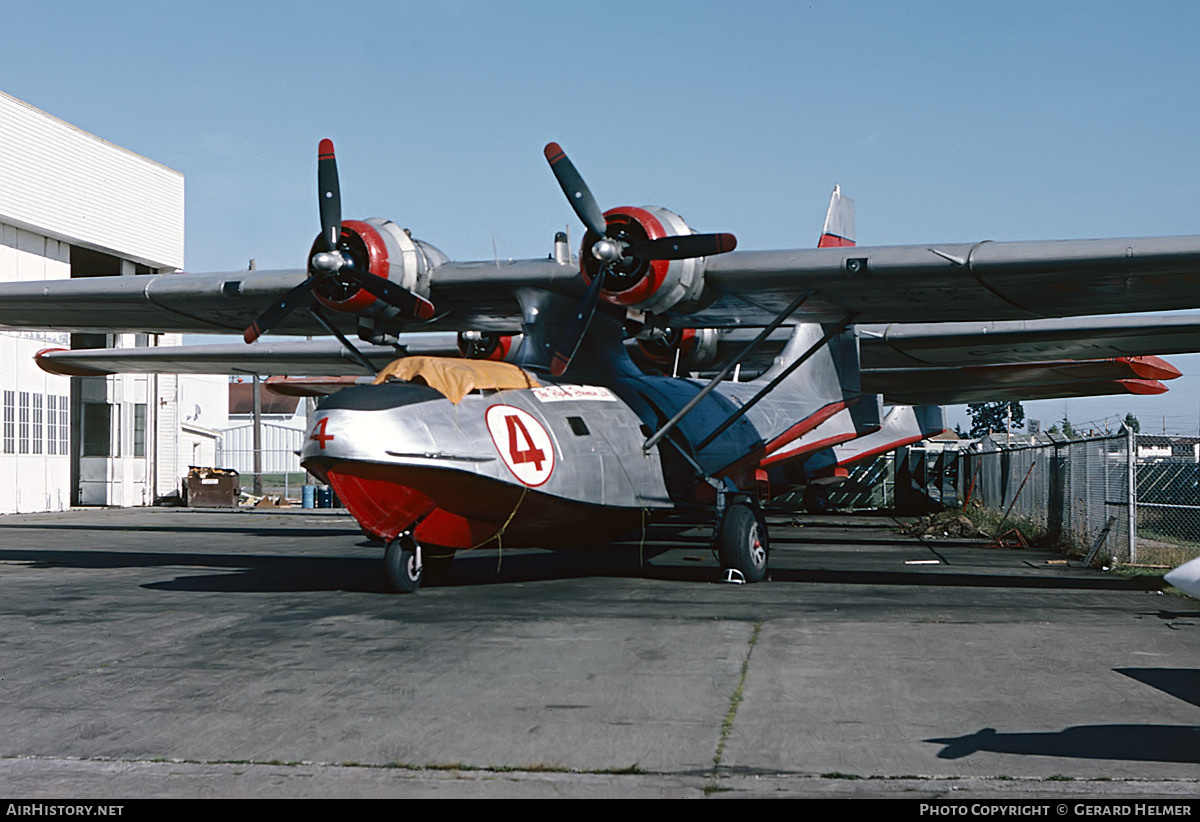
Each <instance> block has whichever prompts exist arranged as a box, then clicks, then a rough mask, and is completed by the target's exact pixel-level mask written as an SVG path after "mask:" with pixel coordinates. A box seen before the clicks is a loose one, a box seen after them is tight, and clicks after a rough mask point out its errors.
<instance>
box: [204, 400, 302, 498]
mask: <svg viewBox="0 0 1200 822" xmlns="http://www.w3.org/2000/svg"><path fill="white" fill-rule="evenodd" d="M259 387H260V389H261V401H260V402H261V406H262V411H261V416H262V434H261V448H262V471H263V473H264V474H281V473H285V472H287V473H298V472H301V471H303V470H304V469H303V468H301V467H300V457H299V454H298V452H299V451H300V447H301V446H302V445H303V444H304V433H305V430H306V429H307V424H306V423H307V407H306V403H305V402H303V401H302V400H301V399H300V398H299V397H289V396H288V395H286V394H280V393H279V392H277V391H274V390H272V389H270V388H268V387H267V386H266V385H265V384H262V383H260V384H259ZM228 391H229V422H228V425H227V427H226V428H225V430H224V431H223V432H222V436H221V446H220V452H219V455H218V462H219V463H220V465H219V466H218V467H220V468H233V469H234V470H236V471H237V472H238V473H239V474H243V475H250V474H253V472H254V383H253V382H252V381H249V380H247V381H244V382H236V381H235V382H231V383H229V388H228ZM243 484H247V483H243Z"/></svg>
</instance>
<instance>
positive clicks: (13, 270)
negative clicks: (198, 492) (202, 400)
mask: <svg viewBox="0 0 1200 822" xmlns="http://www.w3.org/2000/svg"><path fill="white" fill-rule="evenodd" d="M0 182H2V184H0V282H11V281H15V280H20V281H30V280H54V279H64V278H68V277H99V276H114V277H137V276H142V275H147V274H154V273H161V272H170V271H174V270H178V269H179V268H182V266H183V248H184V222H183V218H184V197H183V194H184V181H183V175H182V174H181V173H180V172H178V171H175V170H173V169H170V168H167V167H165V166H163V165H160V164H159V163H156V162H154V161H152V160H148V159H146V158H145V157H141V156H139V155H137V154H134V153H133V152H131V151H128V150H126V149H124V148H121V147H120V146H116V145H114V144H112V143H110V142H108V141H106V140H103V139H101V138H99V137H96V136H95V135H92V134H89V133H87V132H85V131H83V130H81V129H78V128H76V127H74V126H72V125H70V124H69V123H66V122H63V121H62V120H60V119H58V118H57V117H54V116H52V115H50V114H47V113H46V112H44V111H41V110H39V109H37V108H35V107H33V106H31V105H29V104H28V103H25V102H22V101H21V100H18V99H16V98H14V97H12V96H10V95H8V94H5V93H3V92H0ZM178 342H179V337H178V335H147V334H120V335H104V334H67V333H56V332H40V331H3V332H0V363H3V367H0V413H2V425H0V513H13V512H33V511H58V510H63V509H65V508H67V507H69V506H70V505H120V506H128V505H146V504H150V503H152V502H153V501H154V500H155V499H156V498H159V497H162V496H165V495H169V494H171V493H173V492H174V491H176V490H177V489H178V487H179V478H180V477H182V476H183V475H184V474H185V473H186V471H187V465H188V461H189V459H190V456H191V453H190V449H189V443H188V441H187V439H186V437H187V435H186V434H185V433H184V432H183V431H181V423H182V422H183V420H182V418H181V413H180V408H181V405H182V403H184V402H190V401H191V400H192V397H193V396H195V397H202V396H204V395H205V393H206V392H204V391H198V390H195V388H194V387H190V386H189V379H190V380H194V379H195V378H189V379H181V378H179V377H176V376H173V375H172V376H163V375H120V376H108V377H61V376H56V375H52V374H47V373H44V372H43V371H42V370H41V369H39V368H38V367H37V365H36V364H35V363H34V359H33V357H34V354H35V353H37V352H38V351H39V350H41V349H43V348H51V347H59V348H68V347H69V348H95V347H102V346H118V347H129V346H152V345H169V344H175V343H178ZM182 407H184V408H188V407H190V405H183V406H182Z"/></svg>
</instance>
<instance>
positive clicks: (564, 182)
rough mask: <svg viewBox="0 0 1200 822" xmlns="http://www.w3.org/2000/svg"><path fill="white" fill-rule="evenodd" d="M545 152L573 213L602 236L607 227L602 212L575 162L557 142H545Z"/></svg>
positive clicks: (594, 232) (591, 229)
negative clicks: (573, 210)
mask: <svg viewBox="0 0 1200 822" xmlns="http://www.w3.org/2000/svg"><path fill="white" fill-rule="evenodd" d="M545 154H546V159H547V160H548V161H549V163H550V170H551V171H553V172H554V177H555V179H556V180H558V184H559V186H561V187H562V190H563V194H566V195H567V199H568V200H569V201H570V202H571V208H573V209H575V215H576V216H577V217H579V219H580V221H581V222H582V223H583V224H584V225H585V226H587V228H588V230H589V231H591V232H592V233H593V234H596V235H597V236H600V237H603V236H604V232H605V231H606V230H607V228H608V223H607V222H606V221H605V219H604V212H603V211H601V210H600V206H599V204H598V203H597V202H596V198H595V197H593V196H592V192H591V190H590V189H589V188H588V187H587V183H585V182H584V181H583V176H582V175H581V174H580V173H579V171H578V170H577V169H576V168H575V164H574V163H572V162H571V160H570V158H568V157H567V154H566V152H564V151H563V150H562V146H560V145H559V144H558V143H547V144H546V148H545Z"/></svg>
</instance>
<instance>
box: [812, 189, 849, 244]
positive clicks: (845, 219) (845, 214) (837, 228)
mask: <svg viewBox="0 0 1200 822" xmlns="http://www.w3.org/2000/svg"><path fill="white" fill-rule="evenodd" d="M852 245H854V200H852V199H850V198H849V197H843V196H842V187H841V186H834V187H833V196H832V197H830V198H829V210H828V211H826V212H825V228H824V229H823V230H822V231H821V239H820V240H818V241H817V248H844V247H846V246H852Z"/></svg>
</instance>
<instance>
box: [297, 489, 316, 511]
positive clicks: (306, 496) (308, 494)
mask: <svg viewBox="0 0 1200 822" xmlns="http://www.w3.org/2000/svg"><path fill="white" fill-rule="evenodd" d="M316 490H317V488H316V486H315V485H306V486H304V489H303V490H302V491H301V492H300V504H301V506H303V507H304V508H312V507H313V504H314V501H315V499H316Z"/></svg>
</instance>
